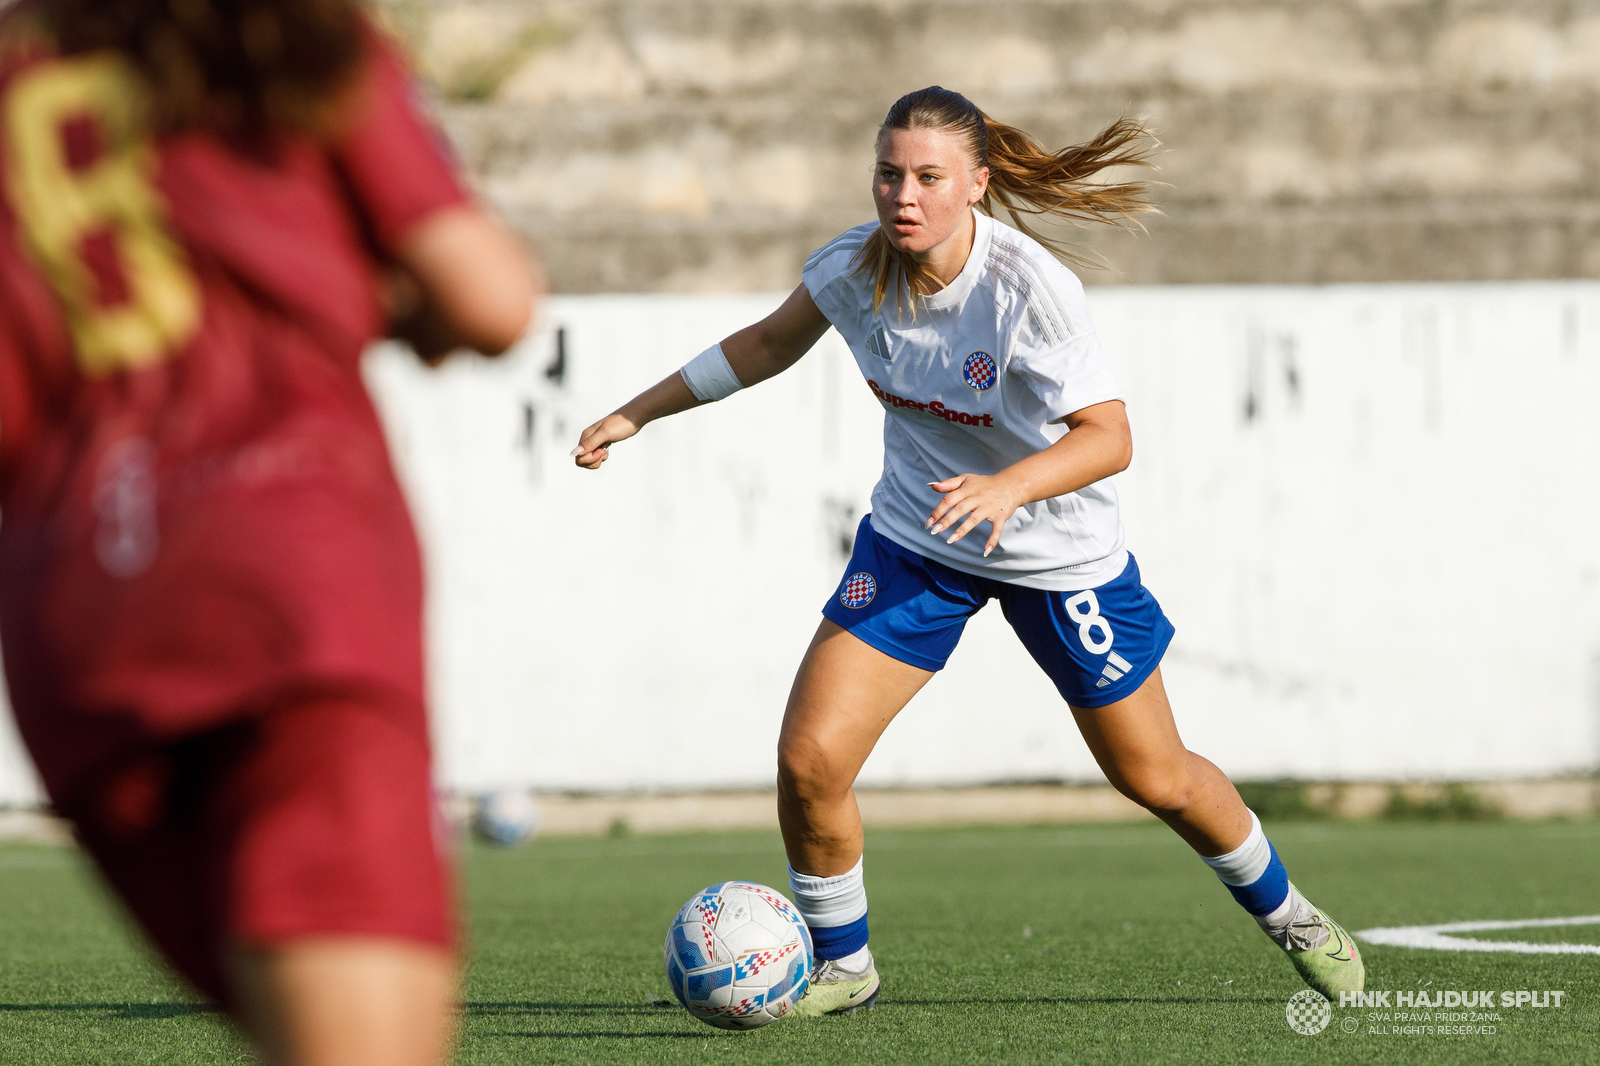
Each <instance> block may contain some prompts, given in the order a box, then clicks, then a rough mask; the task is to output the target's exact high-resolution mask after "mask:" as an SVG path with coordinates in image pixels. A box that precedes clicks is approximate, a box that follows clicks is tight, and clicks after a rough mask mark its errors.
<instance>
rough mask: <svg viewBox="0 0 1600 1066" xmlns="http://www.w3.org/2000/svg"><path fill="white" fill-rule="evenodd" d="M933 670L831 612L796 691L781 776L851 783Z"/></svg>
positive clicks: (781, 752)
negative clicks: (873, 641) (859, 633)
mask: <svg viewBox="0 0 1600 1066" xmlns="http://www.w3.org/2000/svg"><path fill="white" fill-rule="evenodd" d="M932 677H933V671H931V670H924V669H922V668H921V667H918V666H913V665H911V664H910V663H905V662H901V661H900V660H899V659H896V658H894V657H892V656H890V655H887V654H885V653H884V652H881V651H879V650H878V649H877V648H874V647H873V646H872V645H870V644H868V643H866V642H865V641H863V640H861V639H860V638H858V637H856V636H854V635H853V634H851V633H850V632H849V631H847V630H845V629H842V628H840V627H839V626H838V625H837V624H835V623H834V622H831V621H829V620H828V619H826V618H824V619H823V620H822V623H821V624H820V625H819V626H818V627H817V632H816V635H815V636H814V637H813V638H812V640H811V646H810V647H809V648H808V649H806V654H805V658H804V659H803V660H802V661H801V663H800V670H799V672H798V673H797V674H796V676H795V681H794V687H793V688H792V689H791V690H790V692H789V704H788V706H787V708H785V710H784V715H783V728H782V730H781V732H780V733H779V736H778V763H779V773H780V776H782V777H785V778H790V779H792V778H796V777H799V778H804V779H805V780H804V783H806V784H810V785H824V786H826V785H835V786H838V787H848V786H849V784H850V783H851V782H852V781H854V780H855V776H856V773H857V772H859V771H860V769H861V764H862V763H864V762H866V760H867V756H868V755H870V754H871V753H872V749H873V746H874V745H876V744H877V742H878V738H879V737H880V736H882V735H883V731H884V730H885V729H887V728H888V726H889V723H890V722H892V721H894V717H895V715H897V714H899V713H900V711H901V709H902V708H904V707H905V705H906V704H907V703H908V702H910V700H911V697H912V696H915V695H916V694H917V692H918V691H919V690H921V688H922V686H923V685H926V684H927V683H928V680H929V679H930V678H932Z"/></svg>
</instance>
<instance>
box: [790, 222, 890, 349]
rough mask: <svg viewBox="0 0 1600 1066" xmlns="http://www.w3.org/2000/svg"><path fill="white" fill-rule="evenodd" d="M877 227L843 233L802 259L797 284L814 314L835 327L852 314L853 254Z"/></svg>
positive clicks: (855, 299)
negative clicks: (804, 290) (798, 283)
mask: <svg viewBox="0 0 1600 1066" xmlns="http://www.w3.org/2000/svg"><path fill="white" fill-rule="evenodd" d="M877 225H878V224H877V223H876V222H871V223H868V224H866V225H862V226H857V227H856V228H855V229H852V230H847V231H845V232H844V233H841V234H840V235H839V236H837V237H835V238H834V239H833V240H831V241H829V242H828V243H827V244H824V245H823V246H822V247H821V248H818V249H817V250H816V251H814V252H812V253H811V254H810V255H809V256H808V257H807V258H806V266H805V269H804V270H803V271H801V273H800V280H801V282H802V283H803V284H804V285H805V287H806V291H807V292H809V293H810V294H811V302H812V303H814V304H816V305H817V310H819V311H821V312H822V314H823V316H824V317H825V318H827V320H828V321H829V322H832V323H833V324H834V325H835V326H838V325H839V323H840V322H842V321H844V320H845V319H846V318H847V317H848V316H850V315H851V314H853V312H854V305H855V303H856V302H857V298H858V294H857V293H856V291H855V286H853V285H851V284H850V281H851V277H852V275H854V273H855V258H856V253H857V252H859V251H860V250H861V246H862V245H863V244H865V243H866V242H867V238H868V237H870V236H871V235H872V231H873V230H874V229H876V228H877Z"/></svg>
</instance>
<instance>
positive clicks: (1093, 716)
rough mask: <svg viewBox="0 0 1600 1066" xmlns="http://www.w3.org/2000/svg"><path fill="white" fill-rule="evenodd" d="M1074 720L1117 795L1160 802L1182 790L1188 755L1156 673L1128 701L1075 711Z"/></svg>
mask: <svg viewBox="0 0 1600 1066" xmlns="http://www.w3.org/2000/svg"><path fill="white" fill-rule="evenodd" d="M1072 717H1073V719H1074V720H1075V721H1076V722H1077V723H1078V731H1079V732H1080V733H1082V734H1083V740H1084V743H1085V744H1086V745H1088V748H1089V751H1090V752H1091V753H1092V754H1093V755H1094V759H1095V762H1096V763H1098V764H1099V766H1100V769H1101V770H1102V771H1103V772H1104V773H1105V775H1106V777H1107V778H1108V779H1109V780H1110V781H1111V783H1112V784H1113V785H1115V786H1116V787H1117V788H1118V789H1119V790H1121V791H1123V792H1131V793H1135V794H1137V795H1138V796H1139V797H1140V798H1142V799H1146V798H1147V799H1155V800H1159V799H1160V798H1161V797H1162V794H1163V793H1165V792H1166V791H1168V790H1170V789H1172V788H1174V787H1181V785H1182V778H1183V776H1184V774H1185V768H1186V766H1187V756H1188V752H1187V750H1186V749H1185V748H1184V745H1183V739H1182V738H1181V737H1180V736H1179V735H1178V724H1177V722H1176V721H1174V720H1173V717H1172V706H1171V704H1169V703H1168V702H1167V692H1166V688H1165V686H1164V685H1163V684H1162V682H1161V669H1160V668H1159V667H1157V668H1156V669H1155V670H1153V671H1151V672H1150V675H1149V676H1148V677H1146V678H1145V680H1144V682H1143V683H1142V684H1141V685H1140V686H1139V687H1138V688H1137V689H1136V690H1135V691H1134V692H1133V693H1132V694H1131V695H1128V696H1124V697H1123V698H1122V699H1120V700H1117V701H1116V702H1114V703H1108V704H1106V705H1104V706H1101V707H1073V708H1072Z"/></svg>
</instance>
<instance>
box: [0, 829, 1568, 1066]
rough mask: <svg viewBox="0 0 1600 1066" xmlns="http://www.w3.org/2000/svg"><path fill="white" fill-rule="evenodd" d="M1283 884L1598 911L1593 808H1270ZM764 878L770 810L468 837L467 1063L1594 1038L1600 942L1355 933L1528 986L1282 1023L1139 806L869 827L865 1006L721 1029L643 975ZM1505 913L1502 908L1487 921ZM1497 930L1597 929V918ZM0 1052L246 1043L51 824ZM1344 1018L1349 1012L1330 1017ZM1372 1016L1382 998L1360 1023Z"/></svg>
mask: <svg viewBox="0 0 1600 1066" xmlns="http://www.w3.org/2000/svg"><path fill="white" fill-rule="evenodd" d="M1267 828H1268V831H1269V832H1270V833H1271V835H1272V837H1273V839H1274V841H1275V843H1276V844H1277V845H1278V848H1279V851H1280V853H1281V854H1282V855H1283V857H1284V861H1285V862H1286V863H1287V864H1288V866H1289V870H1290V872H1291V874H1292V875H1293V876H1294V878H1295V880H1296V882H1297V883H1298V884H1299V885H1300V886H1301V887H1302V888H1303V889H1305V890H1306V892H1307V894H1308V895H1310V896H1311V898H1313V899H1314V900H1316V901H1317V902H1319V903H1321V904H1322V905H1323V906H1324V907H1326V908H1327V909H1328V910H1329V911H1330V912H1331V913H1332V914H1334V915H1335V917H1337V918H1339V919H1340V920H1341V921H1342V922H1343V923H1344V924H1345V925H1346V926H1347V927H1348V928H1350V929H1363V928H1367V927H1371V926H1380V925H1413V924H1424V923H1435V922H1448V921H1465V920H1471V919H1486V918H1489V919H1496V918H1499V919H1515V918H1538V917H1561V916H1570V915H1583V914H1594V913H1600V888H1597V886H1600V824H1597V823H1594V822H1575V823H1539V824H1527V823H1513V822H1476V823H1455V824H1451V823H1424V822H1409V823H1406V822H1400V823H1393V822H1380V823H1311V822H1306V823H1289V824H1282V825H1272V824H1270V823H1269V824H1268V827H1267ZM726 878H747V879H754V880H761V881H765V882H767V883H768V884H772V885H775V886H780V887H782V886H784V885H785V881H784V864H783V852H782V848H781V845H780V843H779V841H778V839H777V837H776V835H775V834H752V833H740V834H725V835H704V836H675V837H639V836H634V837H621V838H606V839H574V840H548V841H536V842H534V843H532V844H530V845H527V846H525V847H522V848H517V849H512V850H506V851H495V850H488V849H480V848H475V849H473V850H472V851H471V852H470V854H469V855H468V859H467V863H466V867H465V898H466V903H467V914H468V920H469V922H470V927H471V942H472V958H471V965H470V970H469V972H468V977H467V982H466V990H465V996H464V999H465V1004H464V1007H463V1015H462V1035H461V1054H460V1060H461V1061H462V1062H464V1063H543V1062H586V1063H587V1062H601V1063H604V1062H628V1063H658V1062H659V1063H677V1062H685V1063H687V1062H702V1061H705V1060H708V1059H725V1060H726V1061H730V1062H731V1061H738V1059H739V1058H740V1057H741V1056H744V1057H748V1058H749V1059H750V1060H751V1061H757V1062H762V1063H788V1062H793V1063H804V1064H807V1066H812V1064H815V1063H819V1062H820V1063H834V1062H837V1063H881V1062H904V1063H912V1062H919V1063H920V1062H953V1063H954V1062H973V1061H1004V1062H1089V1063H1117V1064H1119V1066H1135V1064H1143V1063H1164V1062H1172V1063H1278V1062H1328V1063H1345V1062H1349V1063H1369V1062H1405V1063H1408V1064H1412V1063H1417V1064H1420V1063H1444V1062H1473V1063H1479V1062H1482V1063H1490V1062H1494V1063H1500V1062H1504V1063H1533V1062H1539V1063H1564V1062H1573V1063H1577V1062H1593V1061H1595V1059H1596V1056H1597V1054H1600V1052H1597V1050H1596V1049H1597V1048H1600V956H1596V955H1519V954H1503V953H1479V954H1472V953H1459V952H1439V951H1423V950H1413V949H1402V948H1386V947H1381V946H1376V945H1373V946H1365V947H1364V950H1365V953H1366V957H1367V966H1368V988H1370V989H1394V990H1401V989H1416V988H1419V987H1425V988H1429V989H1432V990H1439V989H1451V988H1459V989H1484V988H1487V989H1495V990H1513V991H1514V990H1518V989H1530V990H1548V989H1559V990H1563V991H1565V992H1566V993H1567V994H1566V996H1565V998H1564V999H1563V1001H1562V1006H1561V1007H1560V1008H1551V1009H1544V1010H1538V1009H1532V1008H1529V1007H1522V1008H1520V1009H1519V1008H1510V1009H1499V1010H1498V1013H1499V1015H1500V1020H1499V1021H1498V1023H1496V1029H1497V1032H1495V1033H1494V1034H1492V1035H1478V1036H1438V1035H1409V1036H1408V1035H1382V1034H1379V1033H1373V1032H1370V1031H1369V1028H1370V1027H1371V1025H1372V1024H1373V1023H1371V1022H1370V1020H1369V1019H1368V1018H1367V1017H1366V1015H1367V1014H1368V1013H1369V1012H1367V1011H1358V1010H1355V1009H1344V1010H1340V1009H1335V1011H1334V1018H1333V1024H1332V1025H1330V1026H1329V1027H1328V1028H1327V1029H1326V1030H1325V1031H1323V1032H1321V1033H1320V1034H1317V1035H1315V1036H1302V1035H1300V1034H1298V1033H1296V1032H1295V1031H1293V1030H1292V1029H1290V1028H1289V1026H1288V1024H1287V1023H1286V1021H1285V1017H1284V1007H1285V1003H1286V1001H1287V1000H1288V998H1289V996H1290V995H1292V994H1293V993H1294V992H1296V991H1298V990H1299V989H1300V988H1301V987H1302V986H1301V985H1300V984H1299V981H1298V979H1297V978H1296V976H1295V974H1294V972H1293V970H1292V969H1291V968H1290V967H1289V964H1288V962H1287V961H1286V960H1285V959H1284V958H1283V957H1282V956H1281V955H1280V954H1279V952H1278V951H1277V949H1276V948H1274V947H1273V946H1272V945H1271V944H1270V943H1269V942H1268V941H1267V940H1266V939H1265V938H1264V937H1262V936H1261V935H1260V933H1259V932H1257V931H1256V928H1255V926H1254V924H1253V923H1252V922H1250V921H1249V919H1248V918H1247V917H1246V916H1245V915H1244V914H1243V913H1242V912H1241V911H1239V910H1238V908H1237V907H1236V906H1235V905H1234V904H1233V902H1232V900H1231V899H1230V898H1229V896H1228V895H1227V893H1226V891H1225V890H1224V889H1223V888H1222V887H1221V885H1219V884H1218V883H1217V881H1216V879H1215V878H1214V877H1213V876H1212V875H1211V874H1210V872H1209V871H1208V870H1206V869H1205V867H1204V866H1202V865H1201V864H1200V863H1199V862H1198V861H1197V860H1196V859H1194V858H1193V856H1192V855H1190V854H1189V853H1188V852H1187V851H1186V849H1185V848H1184V847H1183V846H1182V845H1181V844H1180V843H1179V842H1178V841H1177V840H1176V838H1174V837H1172V836H1171V834H1169V833H1168V832H1167V831H1166V830H1165V829H1163V828H1162V827H1159V826H1156V825H1137V826H1092V827H1039V828H1019V829H960V830H899V831H885V830H879V831H875V832H872V833H870V834H869V836H868V859H867V885H868V889H869V891H870V893H871V899H872V930H873V947H874V949H875V950H876V952H877V953H878V956H879V966H880V970H881V971H882V973H883V975H884V991H883V996H882V998H881V999H880V1000H879V1006H878V1008H877V1009H876V1010H875V1011H873V1012H871V1013H870V1014H862V1015H858V1016H854V1017H849V1018H829V1019H823V1020H820V1021H807V1020H801V1019H788V1020H785V1021H783V1022H780V1023H778V1024H775V1025H772V1026H769V1027H768V1028H766V1029H763V1030H760V1031H757V1032H753V1033H733V1034H730V1033H724V1032H721V1031H718V1030H714V1029H710V1028H708V1027H706V1026H704V1025H702V1024H701V1023H699V1022H696V1021H694V1020H693V1019H691V1018H690V1017H688V1015H686V1014H685V1013H684V1012H683V1011H682V1010H681V1009H679V1008H678V1007H677V1005H676V1004H672V1005H670V1006H667V1005H663V1003H662V1001H663V1000H665V999H667V998H668V992H667V987H666V981H665V978H664V977H663V976H662V974H661V940H662V937H663V935H664V933H665V930H666V923H667V920H668V919H669V918H670V917H671V915H672V914H673V913H674V911H675V910H676V908H677V907H678V906H679V905H680V904H681V903H682V902H683V900H684V899H685V898H687V897H688V895H689V894H690V893H691V892H692V891H694V890H696V889H698V888H700V887H702V886H703V885H705V884H706V883H708V882H712V881H718V880H723V879H726ZM1485 935H1493V936H1500V937H1502V938H1506V937H1511V936H1512V934H1485ZM1515 938H1516V939H1523V940H1544V941H1549V940H1556V939H1562V940H1567V941H1569V942H1571V941H1584V942H1596V941H1597V940H1600V926H1578V927H1570V928H1566V929H1561V930H1540V929H1529V930H1524V931H1520V932H1519V933H1518V934H1515ZM0 945H3V951H4V955H3V959H4V964H3V969H0V1062H3V1063H102V1062H103V1063H118V1064H125V1063H142V1062H151V1063H155V1062H160V1063H190V1062H195V1063H199V1062H239V1061H248V1055H247V1054H246V1052H245V1050H244V1048H243V1046H242V1045H241V1044H240V1043H239V1042H238V1040H237V1039H236V1038H235V1037H234V1036H233V1035H232V1034H231V1033H230V1031H229V1030H228V1029H227V1027H226V1026H225V1024H224V1023H222V1022H221V1021H220V1020H219V1018H218V1017H217V1016H216V1015H215V1014H213V1013H211V1012H209V1011H208V1010H206V1009H205V1008H204V1007H203V1006H201V1005H199V1004H197V1003H195V1002H193V998H192V997H191V996H189V995H186V994H185V993H184V992H183V991H182V990H181V989H179V988H178V987H176V986H175V985H174V984H172V983H171V982H170V981H169V980H167V979H166V978H164V977H163V976H162V974H161V972H160V971H159V969H158V968H157V967H155V966H154V965H152V964H151V963H150V962H149V961H148V958H147V956H146V955H145V953H144V951H143V949H142V948H140V947H139V946H138V944H137V942H136V941H135V940H133V939H132V938H131V937H130V936H129V934H128V932H127V930H126V927H125V926H124V925H123V924H122V922H121V920H120V919H119V917H118V916H117V914H116V911H115V909H114V908H113V907H112V906H111V905H109V904H108V901H107V899H106V897H105V895H104V893H103V892H102V891H101V890H100V888H99V887H98V885H97V884H96V882H95V881H94V879H93V877H92V875H91V874H90V873H89V872H88V871H87V870H86V868H85V865H84V863H83V861H82V859H81V858H80V857H79V856H78V855H77V854H76V853H75V852H73V851H71V850H69V849H63V848H48V847H28V846H20V845H18V846H8V847H4V848H0ZM1346 1019H1355V1020H1356V1023H1357V1024H1356V1030H1357V1031H1356V1032H1353V1033H1351V1032H1346V1031H1345V1028H1344V1025H1343V1024H1342V1023H1344V1022H1345V1020H1346ZM1378 1024H1381V1023H1378Z"/></svg>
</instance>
